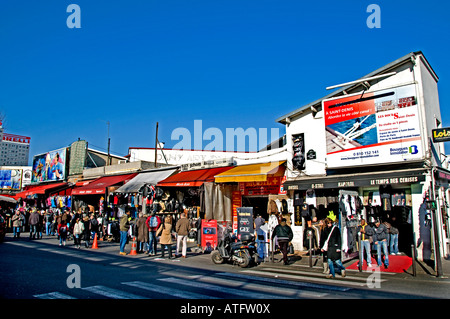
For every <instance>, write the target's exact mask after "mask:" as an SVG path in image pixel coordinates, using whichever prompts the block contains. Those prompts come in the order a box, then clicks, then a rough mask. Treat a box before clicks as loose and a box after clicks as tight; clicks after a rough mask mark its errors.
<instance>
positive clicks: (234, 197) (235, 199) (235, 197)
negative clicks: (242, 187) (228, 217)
mask: <svg viewBox="0 0 450 319" xmlns="http://www.w3.org/2000/svg"><path fill="white" fill-rule="evenodd" d="M231 202H232V205H233V233H234V234H236V235H237V229H238V218H237V209H238V207H241V206H242V195H241V192H240V191H233V192H232V193H231Z"/></svg>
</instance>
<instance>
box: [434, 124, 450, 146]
mask: <svg viewBox="0 0 450 319" xmlns="http://www.w3.org/2000/svg"><path fill="white" fill-rule="evenodd" d="M431 133H432V135H433V142H434V143H440V142H448V141H450V127H445V128H437V129H434V130H431Z"/></svg>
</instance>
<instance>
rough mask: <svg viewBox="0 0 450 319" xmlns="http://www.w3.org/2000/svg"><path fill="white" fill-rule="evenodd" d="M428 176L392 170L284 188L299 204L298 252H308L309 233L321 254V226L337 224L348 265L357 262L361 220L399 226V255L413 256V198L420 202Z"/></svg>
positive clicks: (301, 181) (302, 181)
mask: <svg viewBox="0 0 450 319" xmlns="http://www.w3.org/2000/svg"><path fill="white" fill-rule="evenodd" d="M426 173H427V170H426V169H423V168H416V169H409V170H389V171H377V172H366V173H359V174H345V175H335V176H323V177H311V178H302V179H298V180H291V181H287V182H285V183H284V187H285V188H286V189H287V190H288V193H289V194H290V196H291V197H292V198H293V199H294V203H293V204H294V228H297V232H300V233H301V236H297V238H295V241H296V242H295V245H296V248H299V250H308V249H309V238H308V239H307V236H306V233H307V232H306V231H307V230H310V229H311V230H313V240H312V243H313V248H317V249H318V248H319V240H320V222H321V221H322V220H323V219H325V218H326V217H332V218H334V219H335V220H336V221H337V223H338V225H339V227H340V230H341V236H342V243H343V247H342V251H343V253H342V257H343V260H347V259H351V258H354V257H355V253H356V256H357V252H358V251H359V247H358V237H357V231H356V228H357V226H358V225H359V224H360V223H361V219H365V220H366V221H367V222H368V223H369V224H373V223H374V222H375V220H381V221H387V222H390V223H395V225H396V226H397V227H398V228H399V231H400V233H401V236H399V250H400V251H401V252H403V253H405V254H406V255H411V244H412V243H413V242H414V229H413V224H412V216H411V213H412V210H413V196H414V197H417V196H419V197H421V192H419V193H417V189H418V188H419V189H420V188H421V183H422V182H424V181H425V179H426Z"/></svg>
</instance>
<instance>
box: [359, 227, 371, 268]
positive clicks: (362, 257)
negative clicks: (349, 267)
mask: <svg viewBox="0 0 450 319" xmlns="http://www.w3.org/2000/svg"><path fill="white" fill-rule="evenodd" d="M358 246H359V264H358V270H359V272H362V266H363V263H364V256H363V250H362V247H361V233H360V232H359V233H358ZM367 262H370V261H367Z"/></svg>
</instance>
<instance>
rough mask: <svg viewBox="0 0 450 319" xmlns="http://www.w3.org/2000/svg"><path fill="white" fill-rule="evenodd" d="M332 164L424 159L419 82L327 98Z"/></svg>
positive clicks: (361, 163)
mask: <svg viewBox="0 0 450 319" xmlns="http://www.w3.org/2000/svg"><path fill="white" fill-rule="evenodd" d="M322 105H323V110H324V114H325V130H326V146H327V164H328V167H331V168H334V167H348V166H355V165H371V164H382V163H393V162H402V161H410V160H420V159H422V158H423V156H424V153H423V149H422V141H421V134H420V122H419V112H418V106H417V98H416V91H415V85H414V84H411V85H406V86H400V87H396V88H392V89H386V90H380V91H376V92H367V93H364V94H361V93H360V94H357V95H351V96H345V97H340V98H334V99H329V100H324V101H323V102H322Z"/></svg>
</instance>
